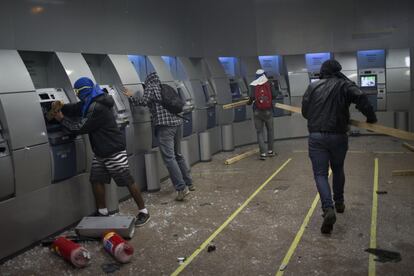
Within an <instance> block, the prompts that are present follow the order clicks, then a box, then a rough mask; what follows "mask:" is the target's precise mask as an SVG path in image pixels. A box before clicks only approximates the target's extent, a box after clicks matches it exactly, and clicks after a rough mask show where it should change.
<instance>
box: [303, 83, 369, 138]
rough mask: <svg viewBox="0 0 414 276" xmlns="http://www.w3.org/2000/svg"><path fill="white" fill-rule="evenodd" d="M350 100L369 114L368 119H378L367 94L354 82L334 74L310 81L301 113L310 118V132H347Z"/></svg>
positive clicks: (365, 113) (360, 109)
mask: <svg viewBox="0 0 414 276" xmlns="http://www.w3.org/2000/svg"><path fill="white" fill-rule="evenodd" d="M351 103H354V104H356V108H357V109H358V110H359V111H361V112H362V114H364V115H365V116H366V117H367V122H369V123H375V122H376V121H377V117H376V115H375V112H374V109H373V107H372V105H371V104H370V103H369V101H368V98H367V96H366V95H365V94H364V93H363V92H362V91H361V90H360V89H359V88H358V86H356V84H355V83H354V82H351V81H349V80H345V79H342V78H338V77H336V76H332V77H330V78H327V79H322V80H319V81H317V82H313V83H311V84H310V85H309V86H308V89H307V90H306V92H305V95H304V96H303V101H302V115H303V117H305V118H306V119H308V130H309V132H334V133H346V132H347V131H348V124H349V106H350V105H351Z"/></svg>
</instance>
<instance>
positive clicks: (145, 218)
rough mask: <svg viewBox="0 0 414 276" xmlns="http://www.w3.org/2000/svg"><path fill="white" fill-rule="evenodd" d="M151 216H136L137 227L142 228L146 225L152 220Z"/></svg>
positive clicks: (141, 213) (141, 214)
mask: <svg viewBox="0 0 414 276" xmlns="http://www.w3.org/2000/svg"><path fill="white" fill-rule="evenodd" d="M150 218H151V217H150V214H149V213H148V214H145V213H143V212H139V213H138V215H137V216H136V220H135V226H137V227H141V226H143V225H145V224H146V223H147V222H148V221H149V220H150Z"/></svg>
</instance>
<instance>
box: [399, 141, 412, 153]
mask: <svg viewBox="0 0 414 276" xmlns="http://www.w3.org/2000/svg"><path fill="white" fill-rule="evenodd" d="M402 145H403V146H404V147H405V148H407V149H409V150H411V151H414V146H412V145H410V144H408V143H406V142H404V143H403V144H402Z"/></svg>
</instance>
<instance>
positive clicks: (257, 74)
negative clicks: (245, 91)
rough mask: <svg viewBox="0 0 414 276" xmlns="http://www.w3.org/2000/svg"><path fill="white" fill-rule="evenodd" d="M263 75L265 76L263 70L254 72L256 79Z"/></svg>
mask: <svg viewBox="0 0 414 276" xmlns="http://www.w3.org/2000/svg"><path fill="white" fill-rule="evenodd" d="M263 75H265V76H266V72H265V70H263V69H257V71H256V79H258V78H260V77H261V76H263Z"/></svg>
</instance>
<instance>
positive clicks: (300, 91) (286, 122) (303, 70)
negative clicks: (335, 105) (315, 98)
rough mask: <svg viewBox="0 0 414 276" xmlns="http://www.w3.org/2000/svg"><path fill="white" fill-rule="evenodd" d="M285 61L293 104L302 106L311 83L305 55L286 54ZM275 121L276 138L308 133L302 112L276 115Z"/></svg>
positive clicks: (299, 135) (302, 135) (303, 135)
mask: <svg viewBox="0 0 414 276" xmlns="http://www.w3.org/2000/svg"><path fill="white" fill-rule="evenodd" d="M283 61H284V65H285V66H286V71H287V77H288V87H289V91H290V101H291V105H293V106H297V107H300V106H302V97H303V95H304V94H305V91H306V89H307V88H308V85H309V83H310V79H309V73H308V69H307V66H306V59H305V55H288V56H284V57H283ZM274 121H275V137H276V139H279V138H295V137H305V136H307V135H308V130H307V121H306V120H305V119H304V118H303V117H302V114H298V113H292V114H291V116H283V117H276V118H274Z"/></svg>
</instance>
